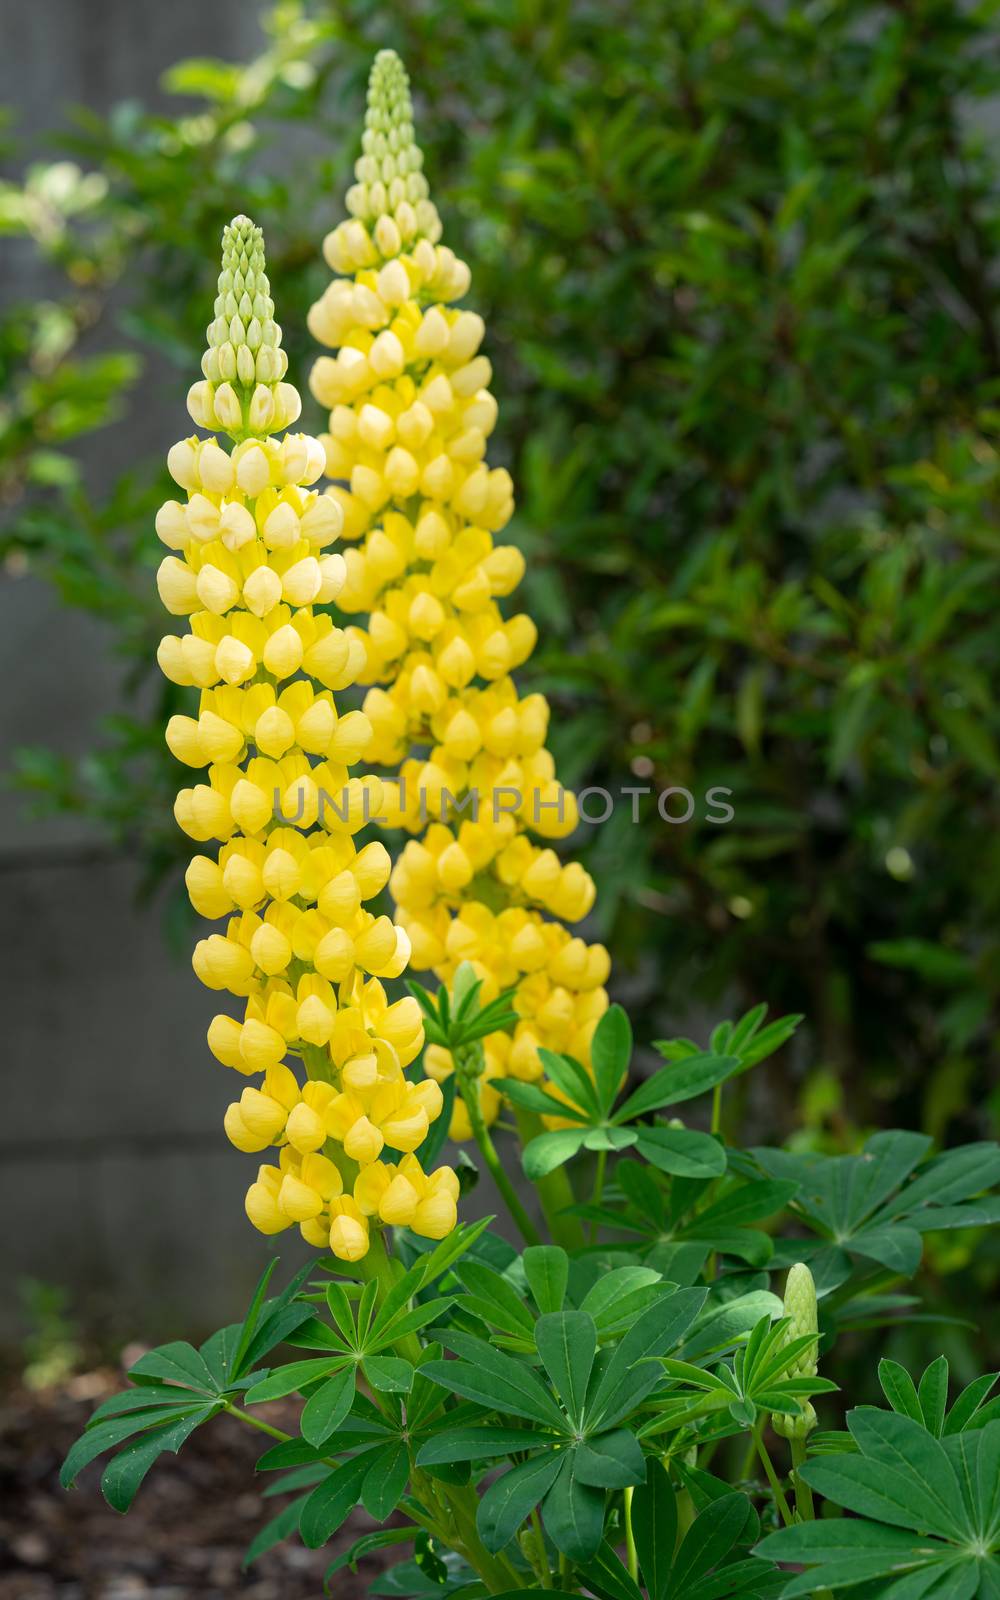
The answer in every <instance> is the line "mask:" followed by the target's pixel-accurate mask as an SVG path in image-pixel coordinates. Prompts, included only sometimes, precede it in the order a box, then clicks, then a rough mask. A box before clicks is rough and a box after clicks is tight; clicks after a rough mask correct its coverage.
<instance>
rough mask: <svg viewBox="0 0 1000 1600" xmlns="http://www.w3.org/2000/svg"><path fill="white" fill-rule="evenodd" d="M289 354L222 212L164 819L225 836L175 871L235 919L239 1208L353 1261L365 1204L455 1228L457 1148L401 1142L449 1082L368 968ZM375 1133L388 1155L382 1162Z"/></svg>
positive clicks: (336, 561) (259, 256)
mask: <svg viewBox="0 0 1000 1600" xmlns="http://www.w3.org/2000/svg"><path fill="white" fill-rule="evenodd" d="M287 366H288V362H287V357H286V356H285V353H284V351H283V350H282V348H281V330H280V328H279V327H278V325H277V323H276V322H275V320H274V303H273V301H272V299H271V295H270V286H269V284H268V279H267V275H266V272H265V270H264V246H263V240H262V236H261V231H260V229H259V228H257V227H255V226H254V224H253V223H251V222H250V221H249V220H248V219H247V218H246V217H236V218H235V219H234V220H233V222H231V223H230V224H229V226H228V227H227V228H226V229H225V232H224V234H223V240H222V272H221V273H220V276H219V293H218V298H217V299H216V302H215V319H214V321H213V322H212V323H211V325H210V326H209V329H208V348H207V350H206V351H205V355H204V358H203V360H202V371H203V372H204V378H203V380H202V381H201V382H199V383H196V384H194V385H193V387H192V389H191V390H190V392H189V394H188V410H189V411H190V413H191V416H192V418H193V419H194V421H195V423H196V424H197V425H198V426H199V427H202V428H206V429H214V430H217V431H219V432H222V433H224V434H226V435H228V437H229V438H230V439H231V441H232V446H233V448H232V450H231V451H227V450H226V449H224V448H223V447H222V446H221V445H220V444H219V443H218V442H217V440H215V439H213V438H208V439H204V440H203V439H200V438H198V437H197V436H196V437H194V438H190V439H185V440H183V441H182V442H181V443H180V444H177V445H175V446H174V447H173V449H172V450H171V451H170V453H169V456H168V458H167V464H168V466H169V469H170V472H171V475H172V477H173V478H174V480H175V482H176V483H177V484H178V486H179V487H180V488H181V489H183V490H185V491H186V493H187V502H186V504H181V503H180V502H179V501H176V500H169V501H167V503H166V504H165V505H164V506H163V507H162V508H161V510H160V513H159V515H158V517H157V522H156V527H157V532H158V534H159V536H160V538H161V539H162V540H163V541H164V543H166V544H167V545H168V546H169V547H170V548H171V549H172V550H174V551H176V552H178V553H177V554H175V555H169V556H166V557H165V558H164V560H163V562H162V563H161V565H160V568H159V572H158V575H157V580H158V584H159V590H160V595H161V598H162V600H163V603H164V605H165V606H166V608H167V610H168V611H170V612H172V613H174V614H175V615H181V616H188V617H189V618H190V631H189V632H188V633H187V634H185V635H183V636H180V637H178V636H176V635H168V636H167V637H166V638H165V639H164V640H163V642H162V644H161V646H160V651H159V660H160V665H161V666H162V668H163V671H164V672H165V673H166V675H167V676H168V677H169V678H170V679H172V681H173V682H174V683H177V684H181V685H197V687H198V688H200V690H201V696H200V700H199V705H198V715H197V717H188V716H175V717H172V718H171V719H170V722H169V723H168V725H167V730H166V737H167V743H168V744H169V746H170V749H171V750H172V752H173V753H174V755H175V756H176V757H177V758H178V760H179V761H182V762H184V763H185V764H186V765H188V766H190V767H194V768H205V767H207V768H208V774H207V777H208V781H207V782H202V783H198V784H196V785H195V786H194V787H193V788H184V789H182V790H181V791H180V793H179V794H178V796H177V804H176V807H175V815H176V818H177V821H178V823H179V824H180V826H181V827H182V828H183V829H184V831H185V832H186V833H188V834H190V836H191V837H192V838H193V839H195V840H197V841H199V842H207V841H209V840H211V841H214V842H216V843H217V844H218V845H219V846H220V848H219V850H218V853H217V855H196V856H195V857H194V858H193V859H192V861H191V864H190V866H189V868H188V872H187V884H188V889H189V892H190V895H191V900H192V902H193V904H194V907H195V909H196V910H197V911H198V912H200V913H201V914H202V915H203V916H205V917H208V918H211V919H212V920H217V919H218V918H220V917H229V919H230V920H229V922H228V924H227V926H226V930H225V932H224V933H212V934H209V935H208V937H207V938H205V939H202V940H201V941H200V942H199V944H198V945H197V947H196V949H195V952H194V969H195V972H196V973H197V974H198V977H199V978H201V980H202V982H203V983H205V984H207V985H208V987H209V988H211V989H218V990H225V991H228V993H229V994H231V995H233V996H236V997H238V998H240V999H245V1001H246V1007H245V1010H244V1012H243V1015H242V1017H241V1018H239V1019H237V1018H235V1017H232V1016H230V1015H228V1014H226V1013H223V1014H220V1015H219V1016H217V1017H216V1018H215V1019H214V1021H213V1022H212V1025H211V1027H210V1029H209V1034H208V1042H209V1046H210V1048H211V1050H212V1052H213V1054H214V1055H215V1056H216V1058H217V1059H218V1060H219V1061H221V1062H222V1063H223V1065H225V1066H227V1067H231V1068H233V1069H234V1070H235V1071H236V1072H238V1073H240V1074H242V1075H244V1076H247V1077H251V1078H254V1079H258V1078H259V1079H261V1081H260V1083H259V1084H258V1083H256V1082H255V1083H254V1084H253V1085H252V1086H248V1087H247V1088H245V1089H244V1090H243V1092H242V1094H241V1095H240V1097H239V1099H238V1100H234V1102H233V1103H232V1105H230V1107H229V1110H228V1112H227V1113H226V1119H225V1128H226V1133H227V1135H228V1136H229V1138H230V1140H231V1141H232V1143H233V1144H234V1145H236V1147H237V1148H238V1149H240V1150H245V1151H249V1152H255V1153H256V1152H260V1151H263V1150H266V1149H268V1148H270V1147H271V1146H274V1145H280V1156H279V1160H278V1163H277V1165H275V1164H270V1163H265V1164H264V1165H263V1166H261V1168H260V1169H259V1171H258V1174H257V1178H256V1181H255V1182H254V1183H253V1184H251V1186H250V1188H249V1190H248V1192H247V1199H246V1208H247V1213H248V1215H249V1217H250V1220H251V1221H252V1222H253V1224H254V1226H255V1227H257V1228H259V1229H260V1230H261V1231H262V1232H264V1233H268V1234H270V1233H278V1232H281V1231H282V1230H283V1229H285V1228H289V1227H291V1226H292V1225H293V1224H295V1223H298V1225H299V1227H300V1229H301V1231H302V1234H303V1236H304V1238H305V1239H306V1240H307V1241H308V1242H309V1243H310V1244H313V1245H318V1246H322V1247H324V1248H329V1249H330V1250H331V1251H332V1252H333V1254H334V1255H335V1256H336V1257H338V1258H339V1259H341V1260H344V1261H357V1260H359V1259H361V1258H362V1257H364V1256H365V1255H366V1253H367V1251H368V1249H369V1242H370V1234H371V1229H372V1220H373V1219H374V1222H375V1224H376V1225H378V1224H381V1223H386V1222H394V1223H406V1224H407V1225H410V1226H412V1227H413V1228H414V1229H415V1230H416V1232H417V1233H418V1234H421V1235H423V1236H424V1237H426V1238H431V1239H439V1238H442V1237H443V1236H444V1235H445V1234H446V1233H448V1232H450V1230H451V1229H452V1228H453V1227H454V1225H455V1220H456V1206H455V1202H456V1198H457V1195H458V1182H457V1179H456V1177H455V1174H454V1172H453V1171H452V1170H451V1169H450V1168H448V1167H442V1168H440V1169H438V1170H437V1171H436V1172H433V1173H431V1174H426V1173H425V1172H424V1170H423V1168H422V1167H421V1164H420V1162H419V1159H418V1158H417V1155H416V1154H415V1152H416V1151H417V1150H418V1149H419V1147H420V1146H421V1145H422V1144H423V1142H424V1140H425V1138H426V1137H427V1134H428V1130H429V1127H430V1124H431V1123H432V1122H433V1121H434V1120H435V1118H436V1117H437V1116H438V1115H439V1113H440V1110H441V1105H442V1095H441V1090H440V1088H439V1087H438V1085H437V1084H436V1083H435V1082H434V1080H433V1079H431V1078H422V1079H421V1080H420V1081H418V1082H412V1081H409V1080H407V1079H406V1078H405V1077H404V1076H403V1069H404V1067H406V1066H408V1065H409V1064H410V1062H412V1061H413V1060H414V1059H415V1058H416V1057H417V1056H418V1055H419V1053H420V1049H421V1045H422V1043H423V1028H422V1024H421V1018H420V1011H419V1007H418V1005H417V1003H416V1002H415V1001H414V1000H413V999H412V998H408V997H404V998H402V999H400V1000H398V1001H396V1002H395V1003H393V1004H390V1003H389V1001H388V999H387V997H386V992H385V989H384V987H383V984H382V981H381V980H382V979H391V978H396V977H399V975H400V973H402V972H403V971H404V969H405V967H406V965H407V961H408V959H409V951H410V946H409V940H408V938H407V936H406V934H405V932H404V931H403V930H402V929H401V928H399V927H397V926H396V925H394V924H393V922H392V921H391V920H390V919H389V918H388V917H386V916H384V915H383V916H376V915H374V914H373V913H372V912H370V911H368V910H366V909H365V905H366V902H368V901H370V900H372V899H373V898H374V897H375V896H376V895H377V894H378V893H379V891H380V890H381V889H382V888H383V887H384V885H385V882H386V880H387V878H388V876H389V870H390V861H389V856H388V853H387V852H386V850H385V847H384V846H383V845H381V844H380V843H378V842H377V841H373V842H372V843H370V844H367V845H365V846H364V847H363V848H361V849H360V850H359V849H358V848H357V847H356V845H355V842H354V840H355V836H356V834H357V833H358V831H359V829H360V828H362V827H363V826H364V823H365V821H366V820H367V818H368V816H369V815H370V814H371V812H370V808H371V806H372V805H373V804H374V805H376V806H377V804H378V801H379V792H380V788H381V786H380V784H379V782H378V780H377V779H373V778H371V777H369V776H368V775H367V774H365V775H361V776H358V775H351V768H352V767H354V766H355V765H356V764H357V762H358V760H359V758H360V756H361V754H362V752H363V751H364V749H365V747H366V745H367V744H368V742H369V740H370V737H371V729H370V726H369V723H368V720H367V718H366V717H365V716H364V714H363V713H361V712H358V711H354V712H348V713H347V714H346V715H343V716H341V715H339V714H338V711H337V707H336V704H335V701H334V691H337V690H341V689H344V688H346V687H347V686H348V685H349V684H351V683H353V682H355V680H356V679H357V677H358V675H359V673H360V671H361V669H362V666H363V662H364V651H363V648H362V647H361V646H360V645H359V644H358V642H357V641H355V640H351V639H348V638H347V637H346V636H345V634H344V633H343V632H342V631H341V630H340V629H339V628H336V627H334V625H333V624H332V622H331V620H330V618H329V616H328V615H325V614H321V613H320V612H318V611H317V610H316V609H315V608H316V607H317V606H323V605H326V604H328V603H329V602H330V601H332V600H334V599H335V598H336V596H337V594H338V593H339V591H340V589H341V588H342V586H343V583H344V578H345V566H344V559H343V556H341V555H338V554H330V553H328V546H329V545H330V544H331V543H332V542H333V541H334V540H335V539H336V538H337V536H338V534H339V532H340V529H341V526H342V522H343V516H342V513H341V511H340V508H339V507H338V506H337V504H336V503H335V502H334V501H332V500H331V499H330V498H329V497H328V496H325V495H321V494H319V493H317V491H316V490H314V489H313V488H312V487H311V485H312V484H314V483H315V482H316V480H317V479H318V478H319V476H320V474H321V473H322V470H323V452H322V449H321V447H320V445H319V444H318V443H317V441H316V440H315V439H312V438H310V437H308V435H305V434H286V435H285V437H284V438H283V439H282V440H281V441H280V442H279V441H278V440H277V439H276V438H275V437H274V435H275V434H276V433H277V432H278V431H280V430H282V429H284V428H286V427H287V426H288V425H289V424H290V423H292V422H294V421H295V420H296V418H297V417H298V415H299V411H300V409H301V406H300V401H299V396H298V393H297V391H296V390H295V389H294V388H293V387H292V386H291V385H290V384H288V383H285V382H284V381H283V380H284V377H285V372H286V369H287ZM311 758H313V759H311ZM290 1061H292V1062H294V1063H295V1065H294V1066H292V1065H290V1064H289V1063H290ZM387 1146H388V1147H390V1148H391V1149H392V1151H393V1152H394V1154H395V1155H396V1156H397V1157H398V1160H397V1161H393V1162H387V1161H383V1160H382V1159H381V1156H382V1152H383V1150H384V1149H385V1148H386V1147H387Z"/></svg>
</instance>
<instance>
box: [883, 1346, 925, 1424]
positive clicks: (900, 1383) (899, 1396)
mask: <svg viewBox="0 0 1000 1600" xmlns="http://www.w3.org/2000/svg"><path fill="white" fill-rule="evenodd" d="M878 1381H879V1383H880V1384H881V1386H882V1393H883V1394H884V1395H885V1397H886V1399H887V1400H888V1402H889V1404H890V1405H891V1407H892V1409H893V1411H898V1412H900V1413H901V1414H902V1415H903V1416H904V1417H912V1418H913V1420H914V1422H922V1421H923V1412H922V1410H921V1408H920V1401H919V1399H918V1397H917V1389H916V1385H915V1384H914V1382H913V1379H912V1378H911V1377H910V1374H909V1373H908V1372H907V1370H906V1368H905V1367H901V1366H900V1365H899V1362H898V1361H889V1360H888V1359H887V1357H885V1356H883V1357H882V1359H881V1361H880V1362H879V1364H878Z"/></svg>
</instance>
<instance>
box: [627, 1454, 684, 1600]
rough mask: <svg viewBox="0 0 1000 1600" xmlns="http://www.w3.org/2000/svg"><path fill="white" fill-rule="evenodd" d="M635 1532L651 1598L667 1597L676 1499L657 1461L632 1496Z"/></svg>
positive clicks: (649, 1466) (656, 1599)
mask: <svg viewBox="0 0 1000 1600" xmlns="http://www.w3.org/2000/svg"><path fill="white" fill-rule="evenodd" d="M632 1532H633V1536H634V1538H635V1549H636V1555H637V1556H638V1558H639V1568H640V1571H641V1572H642V1581H643V1583H644V1584H645V1585H646V1588H647V1589H648V1591H649V1600H666V1594H667V1591H668V1588H669V1585H670V1571H671V1567H672V1566H673V1560H674V1546H675V1544H676V1542H677V1500H676V1496H675V1495H674V1490H673V1486H672V1484H671V1482H670V1479H669V1477H668V1475H667V1473H666V1471H665V1470H664V1468H663V1467H662V1466H661V1465H660V1463H659V1462H658V1461H650V1462H649V1463H648V1465H647V1468H646V1482H645V1483H644V1484H643V1485H641V1486H640V1487H639V1488H638V1489H636V1491H635V1493H634V1494H633V1496H632Z"/></svg>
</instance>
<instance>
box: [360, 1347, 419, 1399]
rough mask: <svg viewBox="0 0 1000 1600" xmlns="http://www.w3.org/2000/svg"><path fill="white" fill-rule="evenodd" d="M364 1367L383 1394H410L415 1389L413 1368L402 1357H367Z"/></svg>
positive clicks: (373, 1385)
mask: <svg viewBox="0 0 1000 1600" xmlns="http://www.w3.org/2000/svg"><path fill="white" fill-rule="evenodd" d="M362 1367H363V1371H364V1375H365V1377H366V1378H367V1379H368V1382H369V1383H370V1384H371V1386H372V1388H373V1389H378V1390H379V1392H380V1393H381V1394H409V1392H410V1390H411V1389H412V1388H413V1367H412V1366H411V1365H410V1363H409V1361H404V1360H403V1359H402V1358H401V1357H400V1356H366V1357H365V1360H364V1362H363V1364H362Z"/></svg>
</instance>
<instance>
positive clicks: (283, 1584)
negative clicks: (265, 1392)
mask: <svg viewBox="0 0 1000 1600" xmlns="http://www.w3.org/2000/svg"><path fill="white" fill-rule="evenodd" d="M121 1387H122V1379H121V1375H120V1373H116V1372H114V1371H113V1370H110V1369H108V1370H103V1369H102V1370H99V1371H96V1372H88V1373H84V1374H81V1375H79V1376H77V1377H74V1378H71V1379H69V1380H68V1381H67V1382H66V1383H65V1384H63V1385H61V1386H60V1387H58V1388H54V1389H48V1390H44V1391H41V1392H37V1393H32V1392H30V1391H29V1390H26V1389H24V1388H23V1387H20V1386H14V1387H9V1388H6V1389H4V1390H2V1391H0V1600H216V1597H223V1596H225V1597H228V1596H230V1595H239V1596H241V1597H243V1600H320V1597H321V1596H322V1594H323V1573H324V1572H325V1570H326V1568H327V1566H328V1565H329V1563H330V1561H331V1559H332V1557H333V1556H334V1555H335V1554H337V1553H338V1552H339V1551H340V1550H342V1549H344V1548H346V1546H347V1545H348V1544H349V1543H350V1542H351V1541H352V1540H353V1539H354V1538H356V1537H357V1536H358V1534H359V1533H361V1532H363V1531H366V1530H367V1529H369V1528H371V1527H372V1526H373V1524H372V1523H371V1522H370V1521H369V1520H368V1519H367V1518H366V1517H364V1515H363V1514H361V1516H360V1519H359V1521H358V1522H357V1523H356V1524H355V1525H353V1526H348V1527H346V1528H345V1529H344V1530H343V1531H342V1532H341V1534H340V1535H339V1537H338V1538H337V1539H336V1540H335V1541H333V1542H332V1543H331V1544H330V1545H329V1546H328V1547H327V1548H326V1549H325V1550H316V1551H313V1550H306V1549H304V1547H303V1546H302V1545H300V1544H298V1542H297V1541H291V1542H289V1543H288V1544H285V1545H281V1546H279V1547H278V1548H277V1549H276V1550H273V1551H270V1552H269V1553H268V1554H267V1555H265V1556H263V1557H262V1558H261V1560H260V1561H259V1562H257V1563H255V1564H254V1566H253V1567H252V1568H251V1569H250V1571H249V1572H244V1571H243V1570H242V1561H243V1554H244V1552H245V1550H246V1548H247V1545H248V1544H249V1543H250V1540H251V1539H252V1538H253V1537H254V1534H255V1533H256V1532H257V1530H258V1528H260V1527H261V1526H262V1525H263V1523H264V1522H265V1521H267V1520H268V1518H269V1517H271V1516H273V1515H274V1513H275V1512H276V1511H277V1510H279V1509H280V1507H281V1505H282V1504H284V1502H283V1501H281V1500H262V1499H261V1494H260V1490H261V1488H262V1487H263V1485H264V1480H263V1479H255V1477H254V1470H253V1465H254V1462H255V1460H256V1459H257V1458H258V1456H259V1455H260V1454H261V1452H262V1449H263V1448H266V1446H267V1440H266V1439H263V1438H262V1437H261V1436H260V1435H255V1434H254V1433H251V1431H250V1430H249V1429H247V1428H244V1427H242V1426H241V1425H240V1424H239V1423H238V1422H236V1421H234V1420H233V1419H232V1418H230V1417H217V1418H215V1419H214V1420H213V1421H212V1422H211V1423H209V1424H208V1425H207V1426H206V1427H204V1428H201V1429H199V1430H198V1432H197V1433H195V1434H194V1435H193V1436H192V1438H191V1439H190V1440H189V1441H188V1443H187V1444H186V1445H185V1446H184V1448H183V1450H182V1451H181V1453H180V1455H179V1456H171V1455H165V1456H163V1457H161V1459H160V1460H159V1461H157V1462H156V1464H155V1466H154V1467H153V1469H152V1471H151V1472H150V1474H149V1476H148V1478H147V1479H146V1481H145V1483H144V1484H143V1486H142V1488H141V1489H140V1491H139V1494H138V1497H137V1499H136V1501H135V1503H134V1505H133V1507H132V1509H131V1511H130V1512H129V1513H128V1515H127V1516H124V1517H123V1516H119V1515H118V1513H117V1512H115V1511H112V1510H111V1509H110V1508H109V1507H108V1506H107V1505H106V1504H105V1502H104V1500H103V1499H102V1497H101V1492H100V1477H101V1471H102V1467H103V1461H98V1462H95V1463H94V1464H93V1465H92V1466H90V1467H88V1468H86V1470H85V1471H84V1472H82V1473H81V1475H80V1478H79V1480H78V1482H77V1486H76V1487H75V1488H74V1489H73V1490H71V1491H70V1492H69V1493H67V1492H66V1491H65V1490H63V1489H62V1488H61V1487H60V1485H59V1478H58V1473H59V1465H60V1462H61V1461H62V1458H63V1456H64V1455H65V1453H66V1451H67V1449H68V1448H69V1446H70V1444H71V1443H72V1442H73V1440H74V1438H75V1437H76V1436H77V1435H78V1434H79V1433H80V1431H81V1429H82V1427H83V1425H84V1423H85V1422H86V1420H87V1418H88V1417H89V1416H90V1413H91V1411H92V1410H93V1408H94V1406H95V1405H96V1404H97V1403H98V1402H99V1401H101V1400H103V1399H105V1398H106V1397H107V1395H109V1394H112V1393H114V1392H115V1391H116V1390H117V1389H120V1388H121ZM272 1412H273V1414H272ZM262 1414H263V1412H262ZM268 1416H269V1420H272V1421H273V1422H275V1423H276V1424H277V1425H278V1426H282V1425H284V1426H294V1422H293V1421H292V1419H293V1417H294V1408H293V1409H291V1410H289V1411H288V1413H287V1414H283V1407H282V1405H281V1404H276V1405H275V1406H274V1407H273V1408H272V1411H269V1412H268ZM390 1554H394V1557H395V1559H399V1556H400V1554H401V1552H395V1553H390ZM378 1562H379V1558H378V1556H374V1557H371V1558H369V1559H368V1560H367V1561H366V1563H365V1565H364V1568H363V1575H362V1577H359V1578H356V1577H354V1576H353V1574H351V1573H350V1572H340V1573H338V1574H337V1577H336V1579H335V1580H334V1593H335V1596H336V1600H360V1597H361V1596H363V1595H364V1593H365V1584H364V1581H363V1580H364V1577H365V1576H367V1578H371V1576H372V1575H373V1573H374V1571H375V1570H376V1569H377V1566H378ZM385 1564H389V1562H388V1561H387V1562H386V1563H385Z"/></svg>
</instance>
